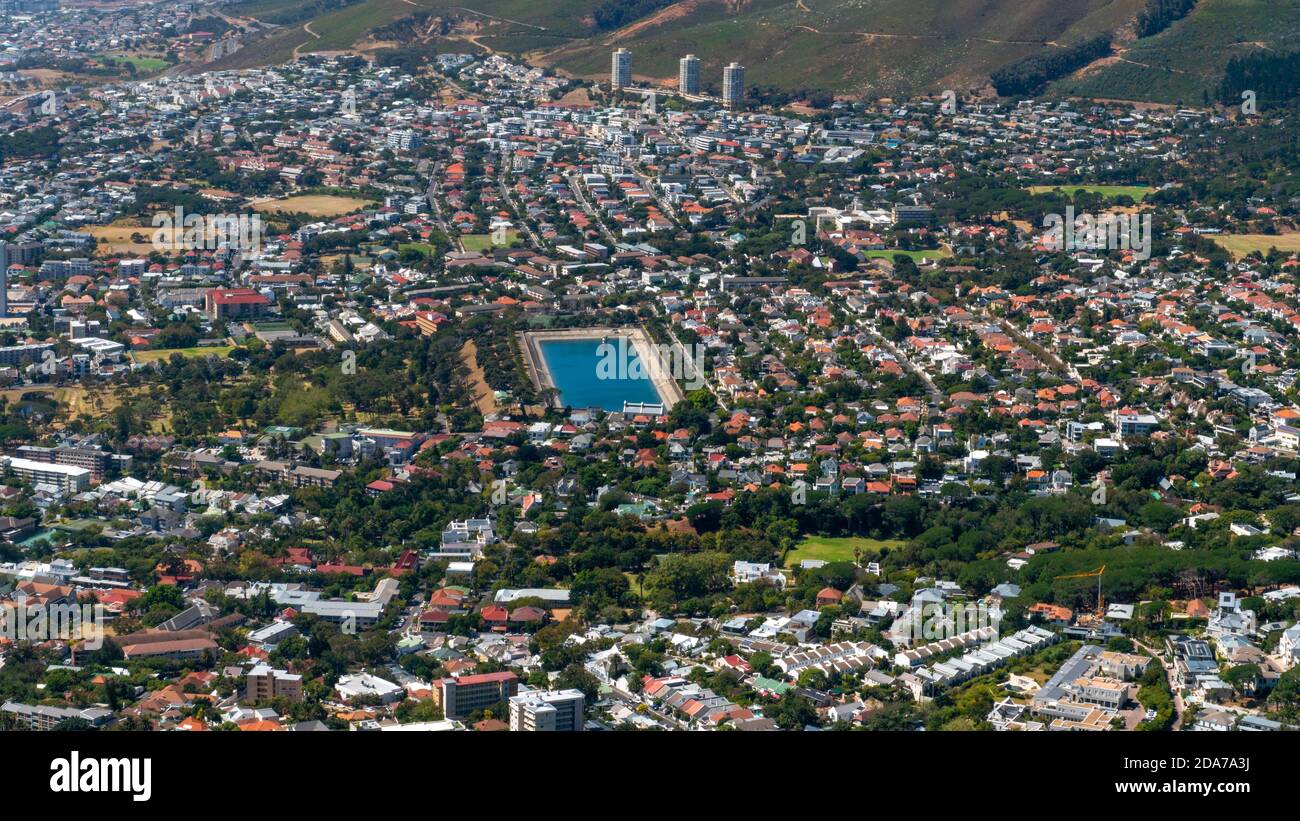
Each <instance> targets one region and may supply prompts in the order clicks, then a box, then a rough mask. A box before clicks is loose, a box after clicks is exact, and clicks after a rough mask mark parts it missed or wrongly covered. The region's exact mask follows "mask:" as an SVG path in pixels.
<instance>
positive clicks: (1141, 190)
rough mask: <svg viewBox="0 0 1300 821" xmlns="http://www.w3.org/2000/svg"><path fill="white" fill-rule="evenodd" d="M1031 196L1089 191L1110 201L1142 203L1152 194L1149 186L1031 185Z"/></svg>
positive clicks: (1029, 189)
mask: <svg viewBox="0 0 1300 821" xmlns="http://www.w3.org/2000/svg"><path fill="white" fill-rule="evenodd" d="M1026 190H1028V191H1029V193H1031V194H1046V193H1048V192H1049V191H1060V192H1061V193H1063V194H1073V193H1074V192H1075V191H1087V192H1088V193H1090V194H1101V195H1102V196H1103V197H1105V198H1106V199H1109V200H1113V199H1118V198H1120V197H1132V198H1133V201H1134V202H1142V200H1144V199H1146V198H1147V195H1149V194H1150V193H1151V186H1149V185H1069V184H1067V185H1031V186H1029V188H1028V189H1026Z"/></svg>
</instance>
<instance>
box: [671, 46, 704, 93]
mask: <svg viewBox="0 0 1300 821" xmlns="http://www.w3.org/2000/svg"><path fill="white" fill-rule="evenodd" d="M677 90H678V91H680V92H681V93H682V94H699V93H700V58H699V57H696V56H695V55H694V54H688V55H686V56H685V57H683V58H682V59H681V60H678V61H677Z"/></svg>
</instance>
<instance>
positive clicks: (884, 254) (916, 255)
mask: <svg viewBox="0 0 1300 821" xmlns="http://www.w3.org/2000/svg"><path fill="white" fill-rule="evenodd" d="M899 254H902V255H903V256H905V257H911V258H912V261H913V262H921V261H922V260H930V259H947V258H948V257H950V256H952V251H949V250H948V249H947V248H939V249H938V250H934V251H904V250H901V249H898V248H886V249H885V250H884V251H867V252H866V256H867V258H868V259H890V260H892V259H893V258H894V257H896V256H898V255H899Z"/></svg>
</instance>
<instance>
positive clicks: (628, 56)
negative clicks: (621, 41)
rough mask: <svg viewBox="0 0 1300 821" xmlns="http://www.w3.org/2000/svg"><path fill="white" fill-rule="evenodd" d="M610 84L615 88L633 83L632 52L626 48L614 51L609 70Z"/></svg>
mask: <svg viewBox="0 0 1300 821" xmlns="http://www.w3.org/2000/svg"><path fill="white" fill-rule="evenodd" d="M609 84H610V85H611V86H613V87H614V88H623V87H624V86H630V85H632V52H630V51H628V50H627V49H625V48H621V49H619V50H617V51H615V52H614V54H613V57H612V59H611V65H610V71H609Z"/></svg>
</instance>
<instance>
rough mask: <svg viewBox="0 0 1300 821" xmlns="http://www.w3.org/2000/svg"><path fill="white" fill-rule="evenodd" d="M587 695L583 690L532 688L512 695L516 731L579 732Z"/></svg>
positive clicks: (512, 723)
mask: <svg viewBox="0 0 1300 821" xmlns="http://www.w3.org/2000/svg"><path fill="white" fill-rule="evenodd" d="M585 705H586V698H585V697H584V696H583V695H582V691H581V690H556V691H554V692H549V691H545V690H531V691H529V692H527V693H520V694H519V695H517V696H513V697H511V699H510V729H511V730H512V731H513V732H517V733H519V732H523V733H543V732H578V731H581V730H582V720H583V719H582V711H583V708H584V706H585Z"/></svg>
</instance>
